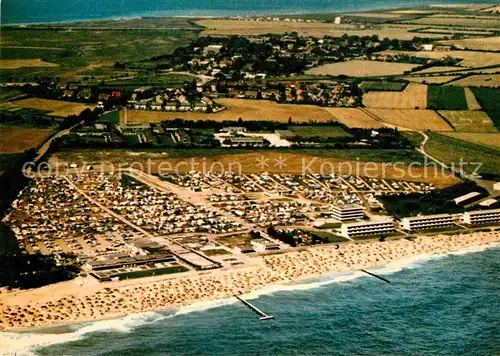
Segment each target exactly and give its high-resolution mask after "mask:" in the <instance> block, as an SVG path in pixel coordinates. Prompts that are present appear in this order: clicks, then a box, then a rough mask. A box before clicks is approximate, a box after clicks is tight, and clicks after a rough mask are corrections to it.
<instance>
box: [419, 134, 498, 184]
mask: <svg viewBox="0 0 500 356" xmlns="http://www.w3.org/2000/svg"><path fill="white" fill-rule="evenodd" d="M428 135H429V138H430V139H429V141H428V142H427V144H426V146H425V149H426V151H427V152H428V153H429V154H430V155H432V156H434V157H436V158H437V159H439V160H441V161H443V162H444V163H446V164H447V165H449V164H451V163H454V164H455V167H456V168H458V167H459V166H458V165H459V163H460V159H463V161H464V162H481V167H480V168H479V173H480V174H487V173H488V174H498V172H500V159H499V157H500V150H498V149H495V148H492V147H485V146H481V145H476V144H474V143H471V142H467V141H462V140H458V139H456V138H451V137H447V136H444V135H440V134H438V133H434V132H429V133H428ZM475 168H476V165H475V164H464V167H463V169H464V170H465V171H466V172H469V173H473V171H474V169H475Z"/></svg>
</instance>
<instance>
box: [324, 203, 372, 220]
mask: <svg viewBox="0 0 500 356" xmlns="http://www.w3.org/2000/svg"><path fill="white" fill-rule="evenodd" d="M331 215H332V217H333V218H334V219H335V220H338V221H349V220H358V219H363V217H364V216H365V212H364V210H363V207H362V206H361V205H358V204H343V205H335V206H334V207H333V208H332V211H331Z"/></svg>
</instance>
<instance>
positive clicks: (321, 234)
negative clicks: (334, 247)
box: [309, 231, 347, 243]
mask: <svg viewBox="0 0 500 356" xmlns="http://www.w3.org/2000/svg"><path fill="white" fill-rule="evenodd" d="M309 232H310V233H311V234H312V235H313V236H317V237H318V238H319V239H321V240H322V241H325V242H326V243H333V242H345V241H347V239H346V238H345V237H342V236H339V235H335V234H332V233H331V232H328V231H309Z"/></svg>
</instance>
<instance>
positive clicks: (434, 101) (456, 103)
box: [427, 85, 469, 110]
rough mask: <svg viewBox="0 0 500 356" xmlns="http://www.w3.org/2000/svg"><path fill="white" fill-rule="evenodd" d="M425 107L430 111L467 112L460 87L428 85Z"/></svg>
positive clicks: (463, 92)
mask: <svg viewBox="0 0 500 356" xmlns="http://www.w3.org/2000/svg"><path fill="white" fill-rule="evenodd" d="M427 106H428V107H429V108H431V109H443V110H468V109H469V105H468V104H467V98H466V96H465V91H464V88H462V87H443V86H437V85H430V86H429V90H428V97H427Z"/></svg>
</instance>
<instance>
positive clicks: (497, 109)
mask: <svg viewBox="0 0 500 356" xmlns="http://www.w3.org/2000/svg"><path fill="white" fill-rule="evenodd" d="M471 90H472V92H473V93H474V95H475V97H476V99H477V101H478V102H479V104H480V105H481V107H482V108H483V110H484V111H486V112H487V113H488V116H489V117H490V118H491V120H493V123H494V124H495V127H496V128H497V129H498V130H500V100H499V99H498V97H499V95H500V89H493V88H471Z"/></svg>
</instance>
